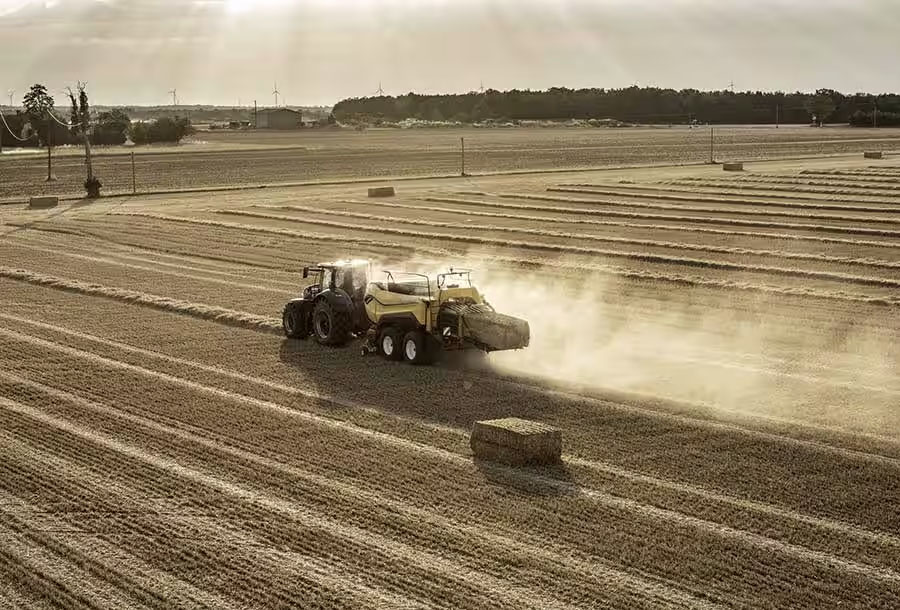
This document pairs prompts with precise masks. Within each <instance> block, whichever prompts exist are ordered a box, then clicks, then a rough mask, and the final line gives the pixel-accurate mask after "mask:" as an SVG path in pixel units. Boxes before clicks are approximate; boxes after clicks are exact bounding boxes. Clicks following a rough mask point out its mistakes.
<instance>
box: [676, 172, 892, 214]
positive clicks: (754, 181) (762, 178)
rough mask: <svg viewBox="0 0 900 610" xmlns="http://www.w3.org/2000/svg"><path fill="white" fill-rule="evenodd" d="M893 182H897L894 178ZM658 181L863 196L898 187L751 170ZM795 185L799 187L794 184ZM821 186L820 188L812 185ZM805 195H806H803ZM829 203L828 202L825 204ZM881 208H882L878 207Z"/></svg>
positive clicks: (890, 194)
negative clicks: (725, 175)
mask: <svg viewBox="0 0 900 610" xmlns="http://www.w3.org/2000/svg"><path fill="white" fill-rule="evenodd" d="M897 182H900V180H898V181H897ZM661 184H677V185H680V186H693V185H701V186H709V187H713V186H715V187H716V188H719V187H720V186H721V187H731V188H737V189H757V190H767V191H776V192H779V193H781V192H783V193H793V192H796V193H812V194H815V193H822V194H825V195H827V194H833V193H829V191H827V190H822V189H830V188H834V189H847V192H848V193H850V194H856V195H860V196H865V197H872V196H875V195H873V194H871V193H868V192H866V191H878V190H882V191H888V192H887V193H879V194H880V195H885V196H892V197H893V196H895V192H896V191H900V184H890V183H886V184H878V183H866V182H853V181H852V180H843V179H831V180H828V179H827V178H825V177H822V178H820V179H816V178H815V177H810V178H802V177H794V176H792V177H785V176H778V175H776V174H752V175H750V176H743V177H741V178H708V177H707V178H701V177H697V176H685V177H683V178H678V179H676V180H671V181H667V182H662V183H661ZM798 187H799V188H798ZM816 187H821V188H816ZM772 196H773V197H776V196H777V197H779V198H782V197H784V198H788V197H789V196H788V195H786V194H779V195H772ZM794 198H795V199H801V198H803V197H802V196H799V195H798V196H797V197H794ZM807 199H808V198H807ZM897 203H900V201H897V202H893V203H892V205H897ZM825 205H830V204H825ZM841 209H848V210H854V209H856V207H855V206H852V205H848V206H843V207H842V208H841ZM879 209H882V208H879Z"/></svg>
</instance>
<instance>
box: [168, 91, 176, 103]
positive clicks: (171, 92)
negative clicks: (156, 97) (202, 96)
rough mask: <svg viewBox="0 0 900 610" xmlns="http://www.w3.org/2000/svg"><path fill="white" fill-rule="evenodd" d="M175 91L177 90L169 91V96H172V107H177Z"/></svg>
mask: <svg viewBox="0 0 900 610" xmlns="http://www.w3.org/2000/svg"><path fill="white" fill-rule="evenodd" d="M177 91H178V90H177V89H172V90H171V91H169V95H171V96H172V105H173V106H177V105H178V96H177Z"/></svg>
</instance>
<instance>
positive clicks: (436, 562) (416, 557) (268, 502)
mask: <svg viewBox="0 0 900 610" xmlns="http://www.w3.org/2000/svg"><path fill="white" fill-rule="evenodd" d="M73 398H75V399H77V397H74V396H73ZM77 400H79V402H80V403H81V404H82V406H88V405H90V406H91V407H92V408H94V409H96V408H97V407H101V408H102V405H97V404H96V403H93V404H92V403H88V402H86V401H85V402H81V399H77ZM269 404H272V403H269ZM0 406H2V408H4V409H6V410H7V411H11V412H14V413H18V414H20V415H24V416H26V417H29V418H31V419H33V420H35V421H38V422H40V423H42V424H44V425H47V426H50V427H52V428H55V429H58V430H62V431H64V432H67V433H69V434H71V435H73V436H76V437H79V438H81V439H84V440H86V441H88V442H90V443H92V444H95V445H99V446H102V447H106V448H108V449H111V450H113V451H115V452H117V453H120V454H122V455H125V456H127V457H129V458H131V459H133V460H135V461H137V462H142V463H145V464H148V465H150V466H153V467H155V468H157V469H159V470H161V471H163V472H166V473H169V474H171V475H173V476H175V477H177V478H179V479H184V480H187V481H190V482H192V483H195V484H200V485H202V486H204V487H207V488H209V489H212V490H214V491H216V492H219V493H222V494H224V495H226V496H230V497H233V498H235V499H237V500H240V501H241V502H244V503H247V504H251V505H256V506H261V507H263V508H264V509H266V510H267V511H269V512H272V513H274V514H277V515H281V516H282V518H287V519H290V520H291V521H298V522H301V523H303V524H304V525H305V526H307V527H312V528H314V529H318V530H322V531H325V532H327V533H329V534H331V535H333V536H337V537H339V538H342V539H345V540H347V541H348V542H351V543H353V544H357V545H360V546H363V547H366V548H375V549H379V550H381V552H382V553H384V555H385V556H386V557H393V558H400V557H402V558H404V559H405V560H406V561H412V562H415V563H417V564H419V565H421V566H427V568H428V569H429V570H434V571H436V572H439V573H441V574H442V575H444V576H445V577H448V578H449V579H451V580H462V579H463V578H465V579H466V580H467V581H468V583H469V584H470V585H477V586H478V588H479V589H480V590H482V591H486V592H487V591H490V592H493V593H494V595H496V596H497V597H498V598H505V599H508V600H509V601H513V599H514V600H515V602H516V604H517V605H520V607H534V608H560V609H563V608H570V606H569V605H568V604H565V603H563V602H560V601H559V600H556V599H551V598H547V597H545V596H543V595H542V594H541V593H539V592H537V591H534V590H531V589H525V588H522V587H520V586H518V585H516V584H514V583H510V582H508V581H505V580H502V579H500V578H498V577H496V576H492V575H489V574H485V573H476V572H474V571H472V570H468V569H466V568H465V566H463V565H461V564H459V563H458V562H457V561H455V560H453V559H449V558H446V557H443V556H441V555H438V554H436V553H434V552H431V551H427V550H422V549H419V548H416V547H413V546H410V545H408V544H405V543H403V542H400V541H396V540H393V539H391V538H389V537H387V536H384V535H382V534H378V533H376V532H373V531H369V530H366V529H364V528H362V527H360V526H357V525H354V524H351V523H350V522H347V521H337V520H335V519H333V518H332V517H330V516H327V515H325V514H323V513H321V512H318V511H314V510H311V509H308V508H305V507H301V506H299V505H297V503H295V502H291V501H287V500H284V499H281V498H279V497H277V496H274V495H271V494H268V493H266V492H263V491H260V490H256V489H254V488H252V487H249V486H247V485H245V484H241V483H237V482H235V481H233V480H231V479H229V478H226V477H223V476H220V475H216V474H213V473H211V472H207V471H205V470H203V469H201V468H199V467H196V466H186V465H184V464H182V463H181V462H180V461H178V460H176V459H174V458H171V457H163V456H160V455H155V454H153V453H150V452H148V451H146V450H144V449H142V448H141V447H139V446H137V445H134V444H132V443H127V442H124V441H122V440H119V439H117V438H115V437H114V436H112V435H110V434H106V433H103V432H99V431H96V430H91V429H89V428H85V427H84V426H82V425H79V424H75V423H73V422H70V421H69V420H67V419H64V418H61V417H56V416H52V415H49V414H47V413H44V412H43V411H41V410H39V409H35V408H33V407H29V406H27V405H24V404H21V403H16V402H14V401H10V400H8V399H3V398H0ZM113 411H114V412H115V411H118V410H113ZM114 416H116V417H125V415H124V414H122V413H121V412H118V413H115V414H114ZM162 429H163V430H165V429H166V428H165V427H162ZM172 432H173V433H176V434H177V431H176V430H172ZM178 436H182V437H183V433H182V434H178ZM191 440H192V442H197V441H200V440H201V439H199V438H191ZM213 447H215V448H216V449H218V450H219V451H222V450H223V448H222V447H221V446H218V447H216V444H215V443H214V444H213ZM239 455H240V457H242V458H243V459H247V458H250V459H251V461H253V462H256V463H257V465H260V464H261V463H262V464H266V466H268V467H272V466H277V462H275V461H274V460H266V459H265V458H259V457H258V456H256V459H255V460H253V459H252V458H253V457H254V456H252V454H249V453H248V452H240V453H239ZM598 571H599V570H598ZM605 576H606V577H607V578H608V579H609V580H608V581H607V584H609V583H612V582H615V577H616V576H619V575H614V574H607V575H605ZM604 580H605V579H604ZM666 593H669V592H666ZM670 595H671V597H675V595H677V592H674V591H673V592H671V593H670ZM510 598H512V599H510ZM687 601H688V602H696V601H699V600H696V599H695V598H692V597H691V598H688V600H687ZM682 605H683V606H685V607H689V605H690V604H689V603H683V604H682Z"/></svg>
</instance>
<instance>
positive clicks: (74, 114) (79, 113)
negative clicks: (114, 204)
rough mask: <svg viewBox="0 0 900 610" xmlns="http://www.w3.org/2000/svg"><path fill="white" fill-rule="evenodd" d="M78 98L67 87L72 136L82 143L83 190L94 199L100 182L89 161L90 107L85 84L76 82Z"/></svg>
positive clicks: (98, 190) (97, 193) (97, 194)
mask: <svg viewBox="0 0 900 610" xmlns="http://www.w3.org/2000/svg"><path fill="white" fill-rule="evenodd" d="M77 88H78V97H77V99H76V97H75V92H73V91H72V88H71V87H69V88H68V91H69V101H70V102H71V104H72V111H71V115H70V116H71V121H70V123H71V125H72V126H71V128H70V129H71V130H72V135H73V136H75V137H80V138H81V139H82V141H83V142H84V165H85V167H86V168H87V179H86V180H85V181H84V188H85V190H86V191H87V196H88V198H89V199H96V198H97V197H99V196H100V186H101V184H100V181H99V180H98V179H97V178H95V177H94V168H93V163H92V160H91V131H92V129H91V105H90V103H89V102H88V95H87V91H85V83H82V82H81V81H78V85H77Z"/></svg>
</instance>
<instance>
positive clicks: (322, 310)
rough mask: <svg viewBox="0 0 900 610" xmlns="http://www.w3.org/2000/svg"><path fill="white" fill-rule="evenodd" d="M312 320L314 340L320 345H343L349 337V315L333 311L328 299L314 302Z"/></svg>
mask: <svg viewBox="0 0 900 610" xmlns="http://www.w3.org/2000/svg"><path fill="white" fill-rule="evenodd" d="M312 322H313V333H315V335H316V341H318V342H319V343H320V344H321V345H344V344H345V343H347V341H348V340H349V339H350V316H349V315H348V314H346V313H343V312H340V311H335V310H334V308H333V307H332V306H331V304H330V303H329V302H328V301H325V300H322V301H319V302H318V303H316V307H315V308H314V309H313V315H312Z"/></svg>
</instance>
